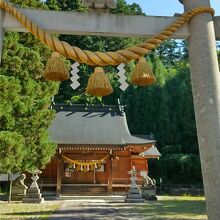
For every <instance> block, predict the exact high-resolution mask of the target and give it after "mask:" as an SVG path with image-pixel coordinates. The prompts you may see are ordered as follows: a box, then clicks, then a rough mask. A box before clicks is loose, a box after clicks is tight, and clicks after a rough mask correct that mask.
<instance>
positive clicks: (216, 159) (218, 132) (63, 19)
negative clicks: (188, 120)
mask: <svg viewBox="0 0 220 220" xmlns="http://www.w3.org/2000/svg"><path fill="white" fill-rule="evenodd" d="M182 2H183V4H184V8H185V11H189V10H191V9H193V8H195V7H199V6H210V0H193V1H192V0H183V1H182ZM19 10H20V11H22V13H23V14H25V15H26V16H27V17H29V18H30V19H31V20H32V21H34V22H35V23H37V24H38V25H39V26H41V27H42V28H43V29H45V30H47V31H48V32H54V33H60V34H73V35H104V36H126V37H131V36H141V37H150V36H153V35H155V34H157V33H158V32H160V31H161V30H163V29H164V28H165V27H167V26H168V25H169V24H171V23H172V22H173V21H174V20H175V17H154V16H125V15H113V14H104V13H78V12H56V11H48V10H47V11H43V10H30V9H19ZM213 21H214V22H213ZM214 27H215V28H214ZM5 31H16V32H24V31H25V32H26V31H27V30H26V29H25V28H24V27H22V25H21V24H20V23H18V21H17V20H16V19H15V18H13V17H12V16H11V15H9V14H8V13H6V12H4V11H2V10H0V52H1V50H2V42H3V38H4V32H5ZM172 38H176V39H187V40H188V41H189V56H190V68H191V78H192V87H193V98H194V107H195V115H196V124H197V132H198V140H199V149H200V157H201V165H202V173H203V181H204V189H205V195H206V202H207V208H208V216H209V219H210V220H219V219H220V209H219V204H220V171H219V169H220V73H219V66H218V60H217V53H216V46H215V43H216V39H217V40H219V39H220V17H214V18H213V17H212V16H211V15H210V14H209V13H203V14H199V15H197V16H195V17H194V18H192V20H191V21H190V22H189V23H188V24H187V25H185V26H184V27H183V28H182V29H180V30H179V31H177V32H176V33H175V34H174V35H173V36H172ZM183 114H184V113H183Z"/></svg>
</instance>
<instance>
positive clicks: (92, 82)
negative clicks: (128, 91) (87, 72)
mask: <svg viewBox="0 0 220 220" xmlns="http://www.w3.org/2000/svg"><path fill="white" fill-rule="evenodd" d="M112 92H113V89H112V86H111V83H110V81H109V78H108V76H107V75H106V74H105V73H104V69H103V68H101V67H96V68H95V71H94V73H92V74H91V76H90V78H89V82H88V85H87V88H86V93H88V94H90V95H92V96H107V95H110V94H111V93H112Z"/></svg>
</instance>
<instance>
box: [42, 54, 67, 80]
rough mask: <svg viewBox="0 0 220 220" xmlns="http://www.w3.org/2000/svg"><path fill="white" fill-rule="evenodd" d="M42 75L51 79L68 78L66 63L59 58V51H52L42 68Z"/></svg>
mask: <svg viewBox="0 0 220 220" xmlns="http://www.w3.org/2000/svg"><path fill="white" fill-rule="evenodd" d="M44 77H45V78H46V79H48V80H53V81H63V80H66V79H69V73H68V71H67V68H66V64H65V63H64V61H63V60H62V59H61V57H60V54H59V53H57V52H53V53H52V55H51V58H49V59H48V61H47V64H46V67H45V70H44Z"/></svg>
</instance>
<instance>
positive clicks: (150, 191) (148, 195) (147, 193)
mask: <svg viewBox="0 0 220 220" xmlns="http://www.w3.org/2000/svg"><path fill="white" fill-rule="evenodd" d="M141 194H142V196H143V198H145V199H146V200H152V201H155V200H157V196H156V189H155V188H149V187H146V186H143V187H141Z"/></svg>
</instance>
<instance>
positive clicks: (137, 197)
mask: <svg viewBox="0 0 220 220" xmlns="http://www.w3.org/2000/svg"><path fill="white" fill-rule="evenodd" d="M128 173H129V174H131V178H130V179H131V187H130V190H129V192H128V194H127V197H126V198H125V202H131V203H140V202H144V199H143V197H142V195H141V193H140V191H139V189H138V186H137V184H136V179H137V178H136V174H137V171H136V170H135V166H133V167H132V170H131V171H129V172H128Z"/></svg>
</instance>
